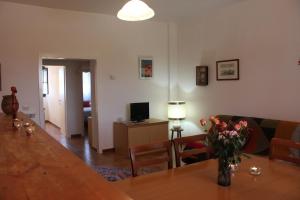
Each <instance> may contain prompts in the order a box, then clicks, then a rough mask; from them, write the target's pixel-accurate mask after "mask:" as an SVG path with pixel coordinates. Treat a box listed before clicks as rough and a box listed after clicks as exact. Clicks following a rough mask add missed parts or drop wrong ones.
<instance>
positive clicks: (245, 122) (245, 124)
mask: <svg viewBox="0 0 300 200" xmlns="http://www.w3.org/2000/svg"><path fill="white" fill-rule="evenodd" d="M239 124H240V125H241V126H242V127H243V128H246V127H247V126H248V122H247V121H245V120H242V121H240V122H239Z"/></svg>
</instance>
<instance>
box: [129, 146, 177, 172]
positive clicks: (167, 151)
mask: <svg viewBox="0 0 300 200" xmlns="http://www.w3.org/2000/svg"><path fill="white" fill-rule="evenodd" d="M171 148H172V145H171V142H170V141H165V142H157V143H152V144H145V145H139V146H135V147H131V148H129V154H130V160H131V170H132V176H133V177H135V176H137V175H138V173H137V172H138V169H140V168H143V167H146V166H152V165H157V164H161V163H164V162H167V163H168V169H171V168H173V165H172V162H173V161H172V151H171ZM139 156H141V157H144V158H145V156H147V159H137V157H139ZM149 156H152V157H149Z"/></svg>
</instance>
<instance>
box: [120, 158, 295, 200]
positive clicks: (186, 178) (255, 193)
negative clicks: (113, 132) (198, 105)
mask: <svg viewBox="0 0 300 200" xmlns="http://www.w3.org/2000/svg"><path fill="white" fill-rule="evenodd" d="M253 165H255V166H259V167H261V168H262V174H261V175H260V176H253V175H250V174H249V167H251V166H253ZM115 185H116V186H117V187H118V188H120V189H121V190H123V191H124V192H126V193H127V194H128V195H129V196H131V197H132V198H133V199H136V200H157V199H159V200H177V199H178V200H185V199H187V200H192V199H203V200H214V199H222V200H223V199H225V200H227V199H228V200H229V199H231V200H232V199H243V200H247V199H249V200H260V199H266V200H277V199H281V200H299V199H300V167H299V166H294V165H290V164H289V163H282V162H280V161H270V160H269V159H268V158H261V157H256V156H252V158H251V159H246V158H245V159H243V161H242V163H241V164H240V166H239V170H238V171H237V172H236V173H235V174H233V176H232V183H231V186H229V187H222V186H218V184H217V160H208V161H203V162H200V163H195V164H192V165H188V166H184V167H180V168H176V169H172V170H167V171H162V172H158V173H153V174H149V175H145V176H140V177H136V178H131V179H127V180H124V181H119V182H116V183H115Z"/></svg>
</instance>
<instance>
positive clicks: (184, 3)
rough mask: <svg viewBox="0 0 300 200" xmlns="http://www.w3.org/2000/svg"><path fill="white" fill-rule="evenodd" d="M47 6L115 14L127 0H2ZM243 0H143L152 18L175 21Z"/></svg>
mask: <svg viewBox="0 0 300 200" xmlns="http://www.w3.org/2000/svg"><path fill="white" fill-rule="evenodd" d="M4 1H10V2H16V3H22V4H31V5H37V6H44V7H49V8H59V9H65V10H76V11H84V12H94V13H103V14H109V15H116V13H117V12H118V10H119V9H120V8H121V7H122V6H123V5H124V4H125V3H126V2H127V1H128V0H4ZM240 1H244V0H144V2H146V3H147V4H148V5H149V6H150V7H152V8H153V9H154V11H155V13H156V16H155V18H154V19H156V20H167V21H176V20H180V19H188V18H191V17H195V16H200V15H201V14H202V13H203V12H213V10H214V9H216V8H218V7H222V6H227V5H230V4H233V3H237V2H240Z"/></svg>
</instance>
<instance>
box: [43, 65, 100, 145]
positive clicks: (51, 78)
mask: <svg viewBox="0 0 300 200" xmlns="http://www.w3.org/2000/svg"><path fill="white" fill-rule="evenodd" d="M42 65H43V67H42V79H41V83H42V86H43V94H42V95H43V101H42V108H43V112H42V113H43V115H44V117H45V122H46V123H47V122H50V123H51V124H53V125H55V126H57V127H58V128H59V131H60V132H61V135H62V137H64V138H68V139H72V138H73V137H78V136H79V137H82V139H83V140H87V143H88V145H89V146H90V147H92V148H94V149H96V150H98V134H97V133H98V131H97V130H98V127H97V116H96V95H95V66H96V61H95V60H85V59H42ZM46 71H47V73H48V74H47V76H46V75H45V74H46ZM54 72H55V73H54ZM47 87H48V91H47ZM53 88H55V89H56V90H55V91H54V90H53ZM47 92H48V94H47ZM53 113H54V114H53ZM53 116H56V118H55V119H54V118H53Z"/></svg>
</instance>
